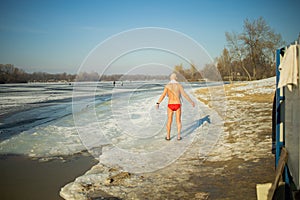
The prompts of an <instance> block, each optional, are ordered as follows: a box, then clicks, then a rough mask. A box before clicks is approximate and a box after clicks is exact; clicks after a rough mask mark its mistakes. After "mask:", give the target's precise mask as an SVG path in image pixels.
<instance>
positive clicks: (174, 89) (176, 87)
mask: <svg viewBox="0 0 300 200" xmlns="http://www.w3.org/2000/svg"><path fill="white" fill-rule="evenodd" d="M181 88H182V86H181V85H180V84H179V83H169V84H167V85H166V89H167V95H168V97H169V101H168V103H169V104H180V103H181V102H180V97H181Z"/></svg>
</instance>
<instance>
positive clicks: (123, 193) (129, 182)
mask: <svg viewBox="0 0 300 200" xmlns="http://www.w3.org/2000/svg"><path fill="white" fill-rule="evenodd" d="M274 88H275V79H274V78H271V79H266V80H260V81H253V82H243V83H235V84H231V85H226V86H224V88H220V87H219V89H221V90H222V89H224V91H225V94H226V102H224V101H218V99H220V98H219V97H217V96H211V94H210V92H209V91H208V90H207V89H206V88H203V89H197V90H196V91H195V95H196V97H197V98H198V99H199V100H200V101H201V102H202V103H204V104H206V105H207V106H206V107H204V108H203V110H202V112H203V113H204V114H205V115H206V116H209V120H207V122H206V123H203V124H202V125H201V127H200V128H201V130H200V131H199V134H198V135H197V136H196V137H195V138H194V140H193V142H192V143H191V145H190V146H189V147H188V148H187V149H186V151H185V152H184V153H183V154H182V156H180V157H179V158H178V159H177V160H175V161H174V162H173V163H172V164H170V165H169V166H167V167H165V168H162V169H160V170H157V171H154V172H150V173H129V172H126V171H124V170H123V169H121V168H120V167H118V166H115V167H111V166H110V167H108V166H106V165H103V164H101V163H99V164H97V165H95V166H94V167H92V168H91V169H90V170H89V171H88V172H86V173H85V175H83V176H81V177H78V178H76V180H75V181H74V182H71V183H69V184H67V185H66V186H64V187H63V188H62V189H61V192H60V195H61V196H62V197H63V198H65V199H68V200H70V199H74V200H75V199H76V200H78V199H97V198H100V197H101V192H103V191H104V192H105V193H107V194H109V195H110V196H113V197H116V198H120V199H216V200H219V199H223V200H224V199H228V200H229V199H230V200H234V199H237V200H239V199H256V190H255V186H256V184H259V183H266V182H272V180H273V177H274V156H273V155H272V153H271V147H272V142H271V120H272V117H271V116H272V115H271V112H272V100H273V95H274V93H273V92H274ZM223 94H224V93H223ZM212 102H213V106H212ZM216 106H217V107H218V106H219V107H225V106H226V113H222V116H223V120H219V119H218V118H214V117H213V113H212V112H213V111H212V110H213V108H215V107H216ZM216 132H220V134H217V135H216V136H217V137H219V138H218V140H217V142H216V143H214V144H212V145H211V149H210V150H209V151H207V152H208V153H205V154H203V149H201V148H202V147H203V146H205V145H204V144H205V142H206V141H205V140H204V139H203V137H202V136H203V133H205V134H206V136H207V137H214V136H215V135H214V134H216ZM181 142H184V140H182V141H181ZM162 156H163V155H162Z"/></svg>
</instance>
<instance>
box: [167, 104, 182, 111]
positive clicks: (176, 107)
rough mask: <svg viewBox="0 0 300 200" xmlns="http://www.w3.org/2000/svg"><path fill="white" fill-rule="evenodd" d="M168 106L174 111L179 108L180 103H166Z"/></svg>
mask: <svg viewBox="0 0 300 200" xmlns="http://www.w3.org/2000/svg"><path fill="white" fill-rule="evenodd" d="M168 107H169V108H170V109H171V110H172V111H176V110H178V109H179V108H180V104H168Z"/></svg>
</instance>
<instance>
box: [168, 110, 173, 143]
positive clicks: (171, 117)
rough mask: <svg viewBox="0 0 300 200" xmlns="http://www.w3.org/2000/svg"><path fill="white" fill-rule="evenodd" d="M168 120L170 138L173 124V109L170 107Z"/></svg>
mask: <svg viewBox="0 0 300 200" xmlns="http://www.w3.org/2000/svg"><path fill="white" fill-rule="evenodd" d="M167 112H168V122H167V139H170V133H171V125H172V119H173V111H172V110H171V109H170V108H168V111H167Z"/></svg>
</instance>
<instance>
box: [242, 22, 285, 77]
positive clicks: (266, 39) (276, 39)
mask: <svg viewBox="0 0 300 200" xmlns="http://www.w3.org/2000/svg"><path fill="white" fill-rule="evenodd" d="M240 39H241V40H242V41H243V43H244V45H245V49H246V51H247V53H248V56H249V57H250V60H251V62H252V65H253V66H252V69H253V74H252V77H253V78H254V79H256V78H257V67H266V64H267V65H268V64H271V65H272V64H273V63H274V52H275V50H276V47H277V48H278V47H279V46H280V45H283V42H282V40H281V35H280V34H276V33H275V32H274V30H272V29H271V27H270V26H269V25H268V24H267V22H266V21H265V20H264V19H263V18H262V17H260V18H258V19H257V20H253V21H250V20H249V19H246V20H245V21H244V32H243V33H242V34H241V35H240Z"/></svg>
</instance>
